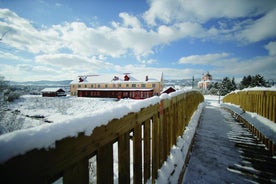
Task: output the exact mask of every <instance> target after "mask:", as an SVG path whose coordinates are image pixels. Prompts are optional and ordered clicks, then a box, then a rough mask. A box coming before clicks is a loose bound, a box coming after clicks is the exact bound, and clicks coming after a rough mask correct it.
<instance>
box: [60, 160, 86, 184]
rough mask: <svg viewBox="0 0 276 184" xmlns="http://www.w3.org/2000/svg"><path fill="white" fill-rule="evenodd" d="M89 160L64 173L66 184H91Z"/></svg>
mask: <svg viewBox="0 0 276 184" xmlns="http://www.w3.org/2000/svg"><path fill="white" fill-rule="evenodd" d="M88 174H89V172H88V160H87V159H84V160H82V161H80V162H78V163H77V164H75V165H74V166H72V167H70V168H68V169H66V170H65V171H64V173H63V183H64V184H75V183H83V184H85V183H87V184H88V183H89V175H88Z"/></svg>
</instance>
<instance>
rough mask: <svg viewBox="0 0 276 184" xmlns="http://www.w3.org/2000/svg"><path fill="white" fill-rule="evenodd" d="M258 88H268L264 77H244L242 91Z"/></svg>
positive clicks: (241, 84)
mask: <svg viewBox="0 0 276 184" xmlns="http://www.w3.org/2000/svg"><path fill="white" fill-rule="evenodd" d="M256 86H264V87H267V84H266V81H265V79H264V77H263V76H261V75H260V74H257V75H255V76H251V75H248V76H247V77H246V76H244V77H243V79H242V81H241V83H240V89H244V88H249V87H256Z"/></svg>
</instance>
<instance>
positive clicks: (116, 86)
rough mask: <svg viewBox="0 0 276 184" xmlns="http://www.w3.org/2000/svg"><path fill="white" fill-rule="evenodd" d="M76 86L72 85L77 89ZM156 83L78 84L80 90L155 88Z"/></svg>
mask: <svg viewBox="0 0 276 184" xmlns="http://www.w3.org/2000/svg"><path fill="white" fill-rule="evenodd" d="M76 86H77V84H76V85H72V88H75V87H76ZM155 87H156V84H155V83H147V84H143V83H142V84H135V83H134V84H78V88H155Z"/></svg>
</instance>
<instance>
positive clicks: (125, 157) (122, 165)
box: [118, 132, 130, 183]
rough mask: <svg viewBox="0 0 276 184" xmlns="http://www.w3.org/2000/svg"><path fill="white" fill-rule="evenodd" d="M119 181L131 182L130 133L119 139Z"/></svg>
mask: <svg viewBox="0 0 276 184" xmlns="http://www.w3.org/2000/svg"><path fill="white" fill-rule="evenodd" d="M118 162H119V163H118V165H119V183H130V146H129V133H128V132H127V133H125V134H123V135H121V136H119V139H118Z"/></svg>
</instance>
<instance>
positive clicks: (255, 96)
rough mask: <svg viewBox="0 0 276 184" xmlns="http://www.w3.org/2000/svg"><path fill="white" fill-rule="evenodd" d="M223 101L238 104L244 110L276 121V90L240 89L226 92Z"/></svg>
mask: <svg viewBox="0 0 276 184" xmlns="http://www.w3.org/2000/svg"><path fill="white" fill-rule="evenodd" d="M223 102H224V103H232V104H236V105H240V107H241V108H242V109H243V110H245V111H249V112H256V113H257V114H259V115H261V116H263V117H266V118H267V119H269V120H271V121H273V122H276V91H240V92H237V93H231V94H228V95H227V96H225V97H224V98H223Z"/></svg>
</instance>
